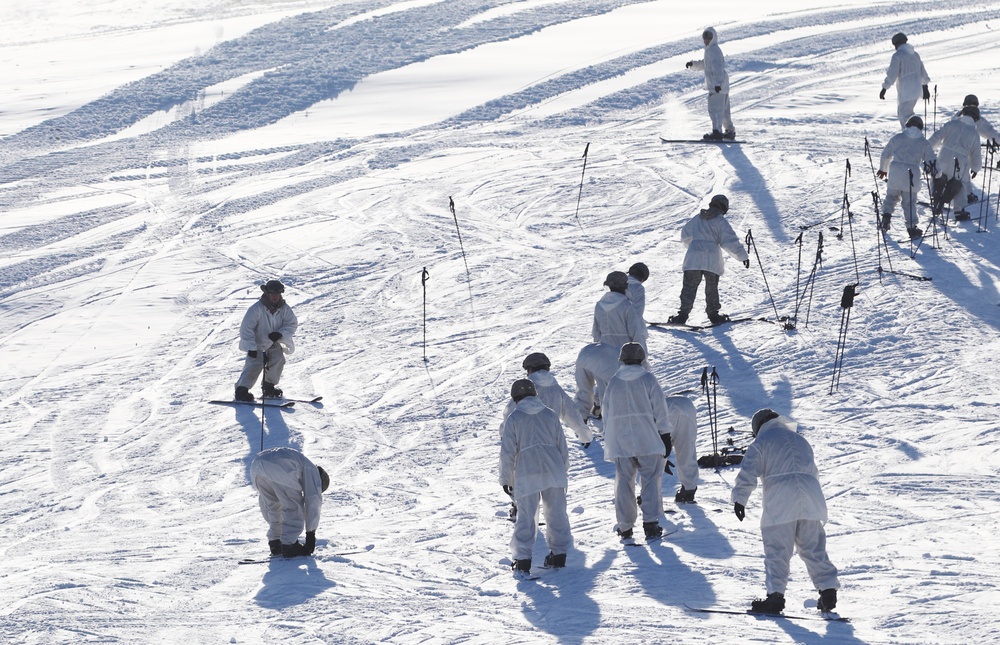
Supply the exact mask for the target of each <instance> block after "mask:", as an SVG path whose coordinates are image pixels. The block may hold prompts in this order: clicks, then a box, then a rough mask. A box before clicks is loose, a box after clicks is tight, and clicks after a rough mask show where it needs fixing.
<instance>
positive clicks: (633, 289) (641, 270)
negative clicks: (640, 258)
mask: <svg viewBox="0 0 1000 645" xmlns="http://www.w3.org/2000/svg"><path fill="white" fill-rule="evenodd" d="M648 279H649V267H647V266H646V265H645V264H643V263H642V262H636V263H635V264H633V265H632V266H630V267H629V268H628V286H627V287H626V288H625V296H626V297H627V298H628V299H629V302H631V303H632V306H633V307H635V310H636V311H637V312H638V313H639V318H640V319H641V318H642V317H643V316H644V315H645V313H646V287H644V286H643V283H644V282H646V280H648Z"/></svg>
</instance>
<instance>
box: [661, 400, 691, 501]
mask: <svg viewBox="0 0 1000 645" xmlns="http://www.w3.org/2000/svg"><path fill="white" fill-rule="evenodd" d="M667 414H668V415H669V417H670V439H671V443H672V445H673V449H674V454H675V455H676V459H677V480H678V481H680V483H681V488H680V490H678V491H677V494H676V495H674V502H676V503H678V504H691V503H693V502H694V494H695V492H696V491H697V490H698V455H697V451H696V449H695V442H696V441H697V437H698V417H697V411H696V410H695V407H694V403H692V402H691V399H689V398H688V397H686V396H668V397H667ZM667 456H668V457H669V455H667Z"/></svg>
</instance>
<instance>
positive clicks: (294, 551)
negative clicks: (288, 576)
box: [281, 540, 309, 558]
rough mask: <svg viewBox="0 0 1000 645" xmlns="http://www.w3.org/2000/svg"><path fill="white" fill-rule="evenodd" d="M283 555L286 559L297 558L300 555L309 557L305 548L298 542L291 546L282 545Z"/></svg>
mask: <svg viewBox="0 0 1000 645" xmlns="http://www.w3.org/2000/svg"><path fill="white" fill-rule="evenodd" d="M281 555H282V556H283V557H285V558H296V557H298V556H300V555H309V554H308V553H306V548H305V546H303V545H302V543H300V542H299V541H298V540H296V541H295V542H293V543H291V544H284V543H282V545H281Z"/></svg>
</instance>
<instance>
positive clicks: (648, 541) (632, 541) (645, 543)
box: [621, 529, 680, 546]
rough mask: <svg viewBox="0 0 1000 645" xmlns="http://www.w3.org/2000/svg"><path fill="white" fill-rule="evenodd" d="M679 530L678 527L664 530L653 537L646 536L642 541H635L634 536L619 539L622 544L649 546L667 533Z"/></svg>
mask: <svg viewBox="0 0 1000 645" xmlns="http://www.w3.org/2000/svg"><path fill="white" fill-rule="evenodd" d="M679 530H680V529H674V530H673V531H664V532H663V533H661V534H660V535H658V536H656V537H655V538H646V540H645V541H643V542H636V541H635V538H625V539H624V540H621V544H622V546H649V545H651V544H656V543H657V542H659V541H660V540H662V539H663V538H665V537H667V536H668V535H673V534H674V533H676V532H677V531H679Z"/></svg>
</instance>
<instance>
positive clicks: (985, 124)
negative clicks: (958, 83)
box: [954, 94, 1000, 204]
mask: <svg viewBox="0 0 1000 645" xmlns="http://www.w3.org/2000/svg"><path fill="white" fill-rule="evenodd" d="M970 105H971V106H973V107H975V108H977V109H978V110H979V120H978V121H976V132H978V133H979V137H980V138H981V139H983V140H984V141H992V142H993V143H994V144H996V142H997V141H998V140H1000V132H998V131H997V129H996V128H995V127H993V124H992V123H990V122H989V121H988V120H987V119H986V117H984V116H983V114H982V111H983V110H982V107H980V105H979V97H978V96H976V95H975V94H968V95H967V96H966V97H965V99H964V100H963V101H962V109H963V110H964V109H965V108H966V107H968V106H970ZM961 116H962V112H961V111H959V112H958V114H956V115H955V117H954V118H956V119H957V118H959V117H961ZM963 181H964V184H965V192H966V193H968V199H967V201H968V203H969V204H974V203H975V202H978V201H979V196H978V195H976V193H974V192H973V190H972V178H971V177H969V178H966V179H965V180H963Z"/></svg>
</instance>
